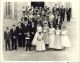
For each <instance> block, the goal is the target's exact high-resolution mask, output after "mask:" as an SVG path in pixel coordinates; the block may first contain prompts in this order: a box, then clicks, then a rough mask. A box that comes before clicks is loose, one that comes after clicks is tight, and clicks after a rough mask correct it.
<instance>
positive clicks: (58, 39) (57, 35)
mask: <svg viewBox="0 0 80 63" xmlns="http://www.w3.org/2000/svg"><path fill="white" fill-rule="evenodd" d="M60 34H61V30H59V29H57V30H56V31H55V43H54V48H55V49H63V47H62V46H61V36H60Z"/></svg>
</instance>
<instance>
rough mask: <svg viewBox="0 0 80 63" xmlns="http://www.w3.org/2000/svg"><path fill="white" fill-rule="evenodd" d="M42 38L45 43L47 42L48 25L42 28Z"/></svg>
mask: <svg viewBox="0 0 80 63" xmlns="http://www.w3.org/2000/svg"><path fill="white" fill-rule="evenodd" d="M43 40H44V43H45V44H49V27H48V26H45V27H44V28H43Z"/></svg>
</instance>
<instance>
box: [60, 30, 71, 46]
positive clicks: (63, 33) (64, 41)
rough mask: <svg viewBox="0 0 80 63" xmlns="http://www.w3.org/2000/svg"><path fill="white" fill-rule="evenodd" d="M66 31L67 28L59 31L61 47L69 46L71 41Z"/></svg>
mask: <svg viewBox="0 0 80 63" xmlns="http://www.w3.org/2000/svg"><path fill="white" fill-rule="evenodd" d="M67 33H68V32H67V30H63V31H61V45H62V46H63V47H71V43H70V40H69V37H68V34H67Z"/></svg>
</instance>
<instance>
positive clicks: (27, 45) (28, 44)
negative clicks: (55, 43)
mask: <svg viewBox="0 0 80 63" xmlns="http://www.w3.org/2000/svg"><path fill="white" fill-rule="evenodd" d="M26 40H27V43H26V51H27V50H28V48H29V50H30V51H31V44H30V33H29V32H27V37H26Z"/></svg>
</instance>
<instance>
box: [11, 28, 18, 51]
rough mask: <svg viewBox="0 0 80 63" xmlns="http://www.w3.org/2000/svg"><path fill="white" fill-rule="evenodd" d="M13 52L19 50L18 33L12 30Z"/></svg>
mask: <svg viewBox="0 0 80 63" xmlns="http://www.w3.org/2000/svg"><path fill="white" fill-rule="evenodd" d="M10 35H11V42H12V50H14V49H15V50H17V31H16V30H14V31H13V29H11V30H10Z"/></svg>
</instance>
